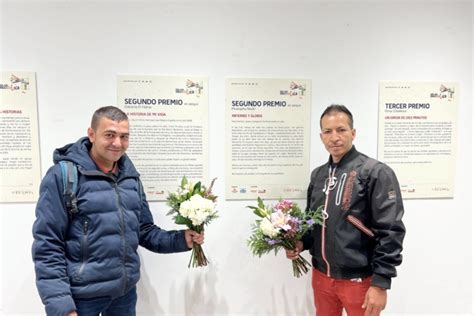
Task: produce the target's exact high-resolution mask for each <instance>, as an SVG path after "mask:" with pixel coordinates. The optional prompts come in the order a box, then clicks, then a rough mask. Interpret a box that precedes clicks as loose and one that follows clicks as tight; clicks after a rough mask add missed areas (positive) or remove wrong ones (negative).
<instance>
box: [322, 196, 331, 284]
mask: <svg viewBox="0 0 474 316" xmlns="http://www.w3.org/2000/svg"><path fill="white" fill-rule="evenodd" d="M328 200H329V192H328V193H327V194H326V201H325V203H324V212H327V211H326V210H327V206H328ZM327 217H328V216H327V213H326V216H324V215H323V225H322V229H321V255H322V257H323V261H324V263H325V264H326V275H327V276H328V277H331V265H330V264H329V261H328V259H327V257H326V219H327Z"/></svg>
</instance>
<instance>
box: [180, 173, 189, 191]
mask: <svg viewBox="0 0 474 316" xmlns="http://www.w3.org/2000/svg"><path fill="white" fill-rule="evenodd" d="M186 184H188V179H187V178H186V176H183V178H182V179H181V188H182V189H184V188H185V187H186Z"/></svg>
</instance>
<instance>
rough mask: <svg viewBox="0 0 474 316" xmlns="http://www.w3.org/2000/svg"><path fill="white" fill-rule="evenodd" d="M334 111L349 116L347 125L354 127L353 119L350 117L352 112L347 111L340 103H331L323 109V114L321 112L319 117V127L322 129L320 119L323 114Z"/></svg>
mask: <svg viewBox="0 0 474 316" xmlns="http://www.w3.org/2000/svg"><path fill="white" fill-rule="evenodd" d="M334 113H345V114H346V115H347V116H348V117H349V126H350V128H351V129H352V128H354V119H353V118H352V113H351V111H349V110H348V109H347V108H346V107H345V106H344V105H342V104H331V105H330V106H328V107H327V108H326V110H324V112H323V114H321V118H320V119H319V127H320V128H321V129H322V128H323V125H322V123H321V122H322V120H323V117H324V116H325V115H330V114H334Z"/></svg>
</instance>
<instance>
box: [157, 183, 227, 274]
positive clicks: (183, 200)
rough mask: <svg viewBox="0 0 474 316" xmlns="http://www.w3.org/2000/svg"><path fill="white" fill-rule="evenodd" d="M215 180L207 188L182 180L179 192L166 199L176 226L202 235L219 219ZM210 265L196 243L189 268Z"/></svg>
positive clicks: (169, 213)
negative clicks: (184, 226) (214, 190)
mask: <svg viewBox="0 0 474 316" xmlns="http://www.w3.org/2000/svg"><path fill="white" fill-rule="evenodd" d="M215 180H216V179H214V180H212V182H211V185H210V186H209V188H206V187H205V186H203V185H202V184H201V182H197V183H192V182H189V181H188V179H187V178H186V177H185V176H184V177H183V178H182V179H181V185H180V186H179V187H178V189H177V191H176V192H172V193H170V194H169V195H168V198H167V199H166V201H167V204H168V205H169V206H170V207H171V210H170V211H169V212H168V215H173V218H174V221H175V223H176V224H180V225H186V226H187V227H188V228H189V229H192V230H194V231H196V232H197V233H202V232H203V231H204V226H205V225H207V224H209V223H210V222H211V221H212V220H213V219H215V218H217V217H218V215H217V211H216V209H215V206H216V200H217V196H215V195H213V194H212V186H213V184H214V181H215ZM208 263H209V260H208V259H207V258H206V255H205V254H204V251H203V249H202V247H201V245H199V244H196V243H194V244H193V249H192V252H191V258H190V259H189V263H188V268H189V267H193V268H194V267H202V266H207V264H208Z"/></svg>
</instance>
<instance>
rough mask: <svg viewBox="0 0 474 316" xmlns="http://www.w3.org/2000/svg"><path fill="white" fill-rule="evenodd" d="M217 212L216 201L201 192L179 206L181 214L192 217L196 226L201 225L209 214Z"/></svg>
mask: <svg viewBox="0 0 474 316" xmlns="http://www.w3.org/2000/svg"><path fill="white" fill-rule="evenodd" d="M215 213H216V212H215V210H214V202H212V201H211V200H208V199H205V198H203V197H202V196H200V195H199V194H195V195H193V196H192V197H191V198H190V199H189V200H187V201H184V202H183V203H181V206H180V208H179V214H181V216H183V217H186V218H188V219H190V220H191V221H192V223H193V225H194V226H198V225H201V224H202V223H204V222H205V221H206V219H207V218H208V217H209V216H212V215H214V214H215Z"/></svg>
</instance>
